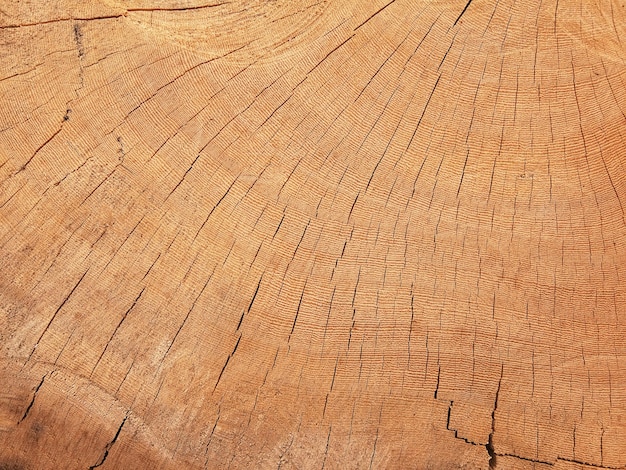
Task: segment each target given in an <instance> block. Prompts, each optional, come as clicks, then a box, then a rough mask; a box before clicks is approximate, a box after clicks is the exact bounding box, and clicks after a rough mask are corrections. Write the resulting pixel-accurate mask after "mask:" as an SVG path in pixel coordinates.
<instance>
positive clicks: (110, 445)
mask: <svg viewBox="0 0 626 470" xmlns="http://www.w3.org/2000/svg"><path fill="white" fill-rule="evenodd" d="M129 413H130V412H128V413H126V416H124V419H123V420H122V424H120V427H119V428H117V432H116V433H115V436H113V439H111V441H110V442H109V443H108V444H107V445H106V446H105V447H104V452H103V454H102V457H100V460H98V463H96V464H95V465H92V466H91V467H89V468H88V470H93V469H94V468H96V467H100V466H101V465H102V464H104V461H105V460H106V459H107V457H108V456H109V451H110V450H111V447H113V445H114V444H115V442H116V441H117V438H118V437H120V433H121V432H122V428H123V427H124V424H126V420H127V419H128V415H129Z"/></svg>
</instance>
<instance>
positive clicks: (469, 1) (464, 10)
mask: <svg viewBox="0 0 626 470" xmlns="http://www.w3.org/2000/svg"><path fill="white" fill-rule="evenodd" d="M471 3H472V0H468V2H467V5H465V8H463V11H462V12H461V14H460V15H459V17H458V18H457V19H456V21H455V22H454V25H453V26H456V24H457V23H458V22H459V20H460V19H461V17H462V16H463V14H464V13H465V12H466V11H467V9H468V8H469V6H470V4H471Z"/></svg>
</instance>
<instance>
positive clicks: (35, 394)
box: [17, 374, 48, 424]
mask: <svg viewBox="0 0 626 470" xmlns="http://www.w3.org/2000/svg"><path fill="white" fill-rule="evenodd" d="M47 375H48V374H46V375H44V376H43V377H42V378H41V382H39V385H37V387H36V388H35V391H34V392H33V398H32V399H31V400H30V403H29V404H28V406H27V407H26V411H24V414H23V415H22V417H21V418H20V420H19V421H18V422H17V424H20V423H21V422H22V421H24V420H25V419H26V417H27V416H28V414H29V413H30V410H31V408H32V407H33V405H34V404H35V399H36V398H37V392H39V389H40V388H41V386H42V385H43V383H44V381H45V380H46V377H47Z"/></svg>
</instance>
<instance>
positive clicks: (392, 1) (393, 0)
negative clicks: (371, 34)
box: [354, 0, 471, 31]
mask: <svg viewBox="0 0 626 470" xmlns="http://www.w3.org/2000/svg"><path fill="white" fill-rule="evenodd" d="M395 1H396V0H391V1H390V2H389V3H387V4H386V5H385V6H384V7H382V8H381V9H379V10H378V11H376V12H375V13H374V14H373V15H372V16H370V17H369V18H368V19H366V20H365V21H364V22H363V23H361V24H360V25H358V26H357V27H356V28H354V31H356V30H357V29H359V28H360V27H361V26H363V25H365V24H366V23H367V22H369V21H370V20H371V19H372V18H374V17H375V16H376V15H378V14H379V13H382V11H383V10H385V9H386V8H387V7H388V6H389V5H391V4H392V3H394V2H395ZM470 1H471V0H470Z"/></svg>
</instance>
